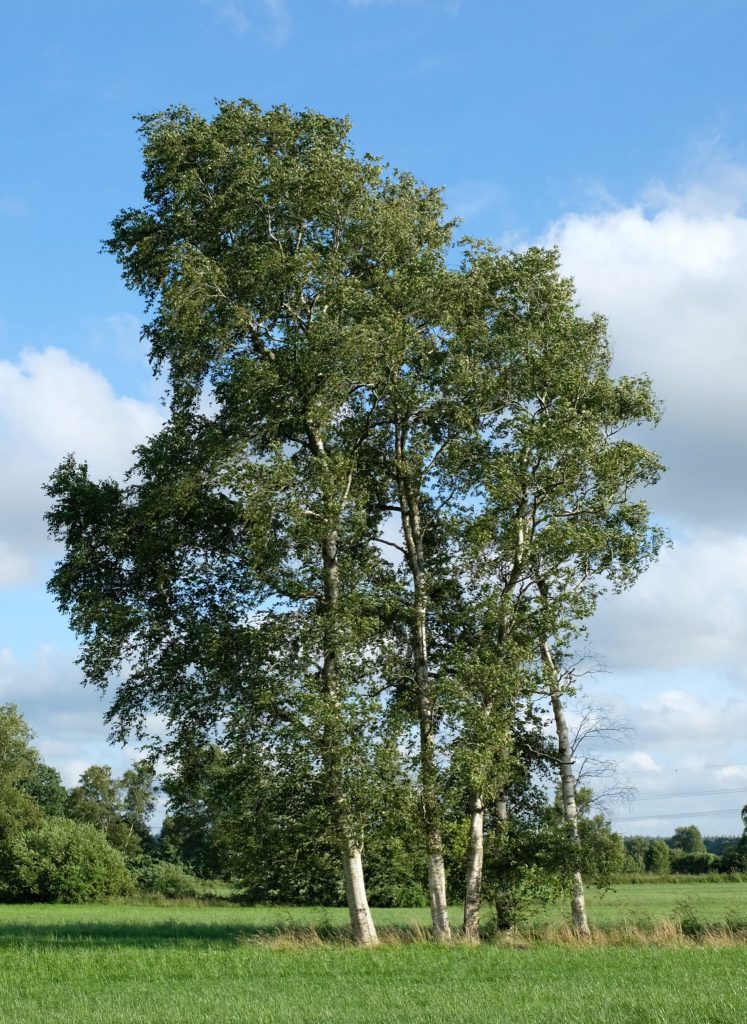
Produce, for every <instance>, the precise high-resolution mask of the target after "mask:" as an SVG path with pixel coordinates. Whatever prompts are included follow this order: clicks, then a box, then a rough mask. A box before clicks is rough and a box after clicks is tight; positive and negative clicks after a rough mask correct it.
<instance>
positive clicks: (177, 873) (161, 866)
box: [130, 856, 202, 899]
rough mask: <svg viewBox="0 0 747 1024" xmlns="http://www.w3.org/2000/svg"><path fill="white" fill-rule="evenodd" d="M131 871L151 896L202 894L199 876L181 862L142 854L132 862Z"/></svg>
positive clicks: (144, 890) (176, 896) (139, 884)
mask: <svg viewBox="0 0 747 1024" xmlns="http://www.w3.org/2000/svg"><path fill="white" fill-rule="evenodd" d="M130 872H131V873H132V875H133V877H134V879H135V882H136V883H137V887H138V889H139V890H140V891H141V892H144V893H146V894H147V895H149V896H164V897H166V898H167V899H188V898H194V897H197V896H200V895H202V886H201V885H200V880H199V878H196V877H195V876H194V875H192V874H190V872H189V871H186V870H185V869H184V868H183V867H182V866H181V865H180V864H172V863H169V862H168V861H163V860H157V859H155V858H154V857H148V856H141V857H137V858H135V860H134V861H132V862H131V863H130Z"/></svg>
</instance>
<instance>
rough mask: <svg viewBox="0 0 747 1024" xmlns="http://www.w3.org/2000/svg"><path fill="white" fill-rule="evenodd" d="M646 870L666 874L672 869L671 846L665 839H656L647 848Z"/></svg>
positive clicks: (655, 873)
mask: <svg viewBox="0 0 747 1024" xmlns="http://www.w3.org/2000/svg"><path fill="white" fill-rule="evenodd" d="M645 867H646V871H650V872H651V873H652V874H654V875H666V874H668V873H669V869H670V852H669V847H668V846H667V844H666V843H665V842H664V840H663V839H654V840H652V841H651V843H650V845H649V847H648V849H647V850H646V858H645Z"/></svg>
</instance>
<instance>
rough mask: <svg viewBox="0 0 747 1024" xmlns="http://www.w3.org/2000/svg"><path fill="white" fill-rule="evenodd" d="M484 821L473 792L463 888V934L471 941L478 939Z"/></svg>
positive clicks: (479, 799) (482, 810)
mask: <svg viewBox="0 0 747 1024" xmlns="http://www.w3.org/2000/svg"><path fill="white" fill-rule="evenodd" d="M484 822H485V808H484V807H483V802H482V797H481V796H480V795H479V793H473V794H472V796H471V798H470V830H469V848H468V851H467V880H466V885H465V889H464V935H465V938H467V939H469V940H470V941H471V942H479V941H480V908H481V906H482V862H483V832H484Z"/></svg>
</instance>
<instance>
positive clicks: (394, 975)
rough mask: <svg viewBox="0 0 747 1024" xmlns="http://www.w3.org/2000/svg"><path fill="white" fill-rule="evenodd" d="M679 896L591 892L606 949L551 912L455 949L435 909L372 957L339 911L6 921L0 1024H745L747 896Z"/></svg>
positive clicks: (0, 948) (34, 911) (136, 912)
mask: <svg viewBox="0 0 747 1024" xmlns="http://www.w3.org/2000/svg"><path fill="white" fill-rule="evenodd" d="M672 889H678V887H675V886H660V887H659V886H627V887H624V888H623V887H620V888H618V890H617V891H616V892H615V893H610V894H609V895H608V896H607V897H605V898H604V899H601V900H600V899H599V898H598V897H597V896H595V895H594V894H592V895H591V898H590V909H591V918H592V921H593V922H594V927H595V934H594V936H593V941H592V942H590V943H588V942H587V943H579V942H577V941H576V940H575V939H574V938H573V936H572V933H570V932H569V930H568V929H567V928H566V927H565V925H564V923H563V922H562V920H561V917H560V916H558V917H556V916H555V915H554V914H553V915H550V918H551V920H545V921H540V922H535V924H534V925H532V926H527V927H526V928H524V929H522V930H521V931H520V932H518V933H515V934H509V935H504V936H501V937H499V938H498V939H497V940H495V941H493V940H491V941H487V942H485V943H483V945H482V946H480V947H479V948H474V947H470V946H467V945H465V944H462V943H456V944H455V945H454V946H453V947H451V948H441V947H439V946H437V945H435V944H433V943H431V942H428V941H424V938H425V936H426V931H425V927H426V924H427V918H428V914H427V911H426V910H424V909H415V910H380V911H378V912H376V918H377V923H378V924H379V926H380V928H381V931H382V936H383V938H384V944H383V946H382V947H381V948H380V949H377V950H373V951H371V950H360V949H355V948H354V947H352V946H351V945H350V943H349V940H347V938H346V932H345V921H346V915H345V911H344V910H343V909H341V908H333V909H328V910H325V909H319V908H290V909H282V908H281V909H279V908H273V907H241V906H232V905H228V904H226V905H221V906H199V905H173V906H152V905H151V906H113V905H112V906H82V907H69V906H30V907H29V906H26V907H24V906H10V907H0V1022H2V1024H5V1022H6V1021H7V1022H8V1024H41V1022H44V1024H47V1022H49V1024H57V1022H59V1024H62V1022H65V1024H94V1022H95V1024H107V1022H111V1024H135V1022H137V1024H151V1022H152V1024H161V1022H163V1024H176V1022H179V1024H192V1022H194V1024H203V1022H208V1021H210V1022H211V1024H212V1022H221V1024H238V1022H242V1024H244V1022H247V1024H248V1022H251V1024H255V1022H256V1024H265V1022H267V1024H269V1022H272V1024H286V1022H290V1021H294V1022H296V1021H299V1022H311V1024H317V1022H318V1024H322V1022H324V1024H337V1022H340V1024H342V1022H345V1024H384V1022H386V1024H390V1022H395V1024H396V1022H402V1024H436V1022H442V1021H443V1022H451V1021H458V1022H459V1024H483V1022H485V1024H487V1022H491V1024H494V1022H496V1021H501V1022H504V1021H505V1022H510V1024H550V1022H552V1024H556V1022H557V1021H559V1020H568V1021H574V1022H580V1024H587V1022H588V1024H592V1022H594V1024H597V1022H601V1024H613V1022H614V1024H618V1022H619V1024H623V1022H625V1024H629V1022H640V1024H643V1022H645V1024H649V1022H669V1021H671V1022H673V1024H674V1022H676V1024H696V1022H698V1024H701V1022H706V1024H711V1022H712V1024H732V1022H734V1024H737V1022H739V1024H742V1022H743V1021H744V1020H745V1019H747V946H746V945H745V944H744V939H743V937H742V936H741V935H740V934H738V931H737V932H735V931H732V932H731V933H729V931H728V928H729V927H731V925H729V924H728V922H732V924H734V922H736V925H735V927H737V929H738V924H739V920H740V919H741V920H742V921H745V922H747V885H743V886H742V885H734V886H713V887H706V886H702V887H701V886H694V887H692V890H690V889H688V893H687V898H688V899H689V901H690V902H689V903H688V904H683V903H682V902H681V901H682V899H683V894H682V892H681V891H679V890H678V891H677V892H674V893H671V890H672ZM667 890H668V891H667ZM670 893H671V895H670ZM678 904H679V905H678ZM686 913H689V914H690V915H691V920H692V921H695V922H696V923H700V924H701V925H703V927H702V928H700V930H698V929H696V930H695V933H694V934H692V935H688V934H686V935H683V934H682V929H681V927H680V923H679V922H680V921H681V919H682V917H683V914H686ZM454 916H455V922H456V920H458V911H457V910H456V909H455V914H454Z"/></svg>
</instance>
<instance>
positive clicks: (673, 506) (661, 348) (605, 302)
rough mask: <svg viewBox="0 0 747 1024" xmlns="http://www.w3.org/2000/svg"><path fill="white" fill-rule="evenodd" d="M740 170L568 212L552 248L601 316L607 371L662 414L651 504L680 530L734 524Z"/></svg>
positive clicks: (742, 300)
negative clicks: (623, 202) (635, 385)
mask: <svg viewBox="0 0 747 1024" xmlns="http://www.w3.org/2000/svg"><path fill="white" fill-rule="evenodd" d="M745 200H747V174H746V173H745V172H744V171H741V170H740V169H737V168H732V169H730V170H728V172H725V173H723V174H721V176H720V179H719V182H717V183H709V184H706V185H701V184H696V185H692V186H690V187H688V188H684V189H682V190H680V191H672V190H667V189H663V188H657V189H653V190H650V191H649V193H648V195H647V196H646V197H645V198H644V199H643V200H642V201H641V202H639V203H636V204H635V205H633V206H630V207H627V208H619V209H613V210H610V211H608V212H604V213H595V214H590V215H584V214H571V215H569V216H567V217H565V218H563V219H562V220H560V221H558V222H557V223H556V224H554V225H553V226H552V228H551V229H550V231H549V232H548V233H547V236H546V237H545V239H544V242H545V243H550V244H556V245H558V246H559V248H560V250H561V254H562V259H563V265H564V268H565V269H566V271H567V272H569V273H570V274H572V275H573V277H574V278H575V280H576V283H577V288H578V297H579V300H580V303H581V306H582V308H583V309H584V310H585V311H591V310H597V311H599V312H602V313H604V314H605V315H606V316H608V318H609V323H610V334H611V337H612V339H613V342H614V347H615V361H616V369H617V370H618V372H621V373H634V374H638V373H641V372H647V373H649V374H650V376H651V377H652V378H653V380H654V384H655V386H656V390H657V392H658V394H659V395H660V396H661V398H662V399H663V400H664V405H665V415H664V419H663V421H662V424H661V426H660V427H659V428H658V429H657V431H656V432H655V433H654V434H653V435H648V438H647V439H648V442H649V443H651V444H652V445H653V446H654V447H656V448H657V450H659V451H660V453H661V454H662V456H663V458H664V461H665V463H666V464H667V465H668V467H669V472H668V473H667V474H666V476H665V478H664V480H663V481H662V483H661V484H660V485H659V486H658V487H657V489H656V496H655V497H654V499H653V500H654V502H655V505H656V507H657V508H658V509H660V510H661V512H662V513H663V515H664V516H665V517H666V518H668V519H669V521H676V522H677V523H678V524H680V525H682V526H690V525H703V524H708V525H709V526H710V527H715V526H721V527H723V528H726V529H733V528H735V527H737V528H738V527H741V526H743V509H744V505H745V501H746V500H747V474H745V473H744V472H742V471H741V467H742V466H743V464H744V457H745V437H746V436H747V402H745V400H744V396H745V394H747V289H745V287H744V266H745V264H746V263H747V215H745V211H744V207H745Z"/></svg>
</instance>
